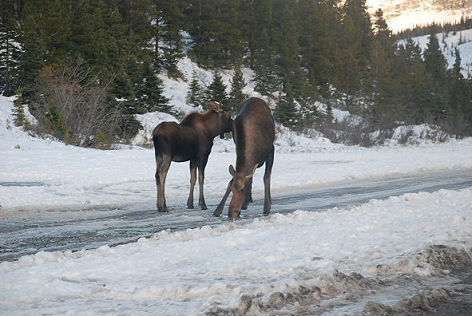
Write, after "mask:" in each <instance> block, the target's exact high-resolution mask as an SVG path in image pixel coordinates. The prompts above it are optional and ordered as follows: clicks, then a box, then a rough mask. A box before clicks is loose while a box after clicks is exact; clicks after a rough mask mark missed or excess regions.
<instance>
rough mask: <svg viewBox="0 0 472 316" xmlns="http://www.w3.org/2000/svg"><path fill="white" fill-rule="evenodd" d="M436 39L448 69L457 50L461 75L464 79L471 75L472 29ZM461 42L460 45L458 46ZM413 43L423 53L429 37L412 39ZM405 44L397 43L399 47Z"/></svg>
mask: <svg viewBox="0 0 472 316" xmlns="http://www.w3.org/2000/svg"><path fill="white" fill-rule="evenodd" d="M436 37H437V38H438V42H439V46H440V47H441V49H442V51H443V55H444V57H445V58H446V60H447V65H448V68H452V66H453V65H454V62H455V59H456V56H455V48H457V49H458V50H459V54H460V56H461V67H462V75H463V76H464V77H466V78H467V77H468V76H469V74H470V75H472V29H468V30H462V31H457V32H448V33H438V34H436ZM461 40H462V44H459V42H460V41H461ZM413 41H414V42H416V43H417V44H418V45H419V47H420V48H421V50H422V51H424V50H425V49H426V47H427V45H428V43H429V35H424V36H418V37H414V38H413ZM405 43H406V41H405V40H401V41H399V42H398V44H399V45H405Z"/></svg>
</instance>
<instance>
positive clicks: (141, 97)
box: [136, 63, 172, 113]
mask: <svg viewBox="0 0 472 316" xmlns="http://www.w3.org/2000/svg"><path fill="white" fill-rule="evenodd" d="M163 93H164V90H163V88H162V80H161V79H159V77H158V76H157V74H156V73H155V72H154V70H153V68H152V65H151V64H149V63H145V64H144V65H143V75H142V80H141V82H140V83H139V85H138V88H137V93H136V101H137V104H138V108H142V109H144V110H145V111H146V112H154V111H159V112H166V113H171V112H172V109H171V107H170V105H169V99H168V98H166V97H165V96H164V95H163Z"/></svg>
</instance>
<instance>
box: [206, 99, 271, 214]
mask: <svg viewBox="0 0 472 316" xmlns="http://www.w3.org/2000/svg"><path fill="white" fill-rule="evenodd" d="M233 138H234V142H235V144H236V170H235V169H234V167H233V165H231V166H230V167H229V173H230V174H231V176H233V179H231V181H230V182H229V183H228V187H227V189H226V192H225V195H224V196H223V199H222V200H221V202H220V204H219V205H218V206H217V208H216V209H215V211H214V213H213V215H215V216H220V215H221V212H222V211H223V207H224V205H225V202H226V199H227V198H228V195H229V193H230V191H231V192H232V193H233V196H232V198H231V202H230V204H229V210H228V217H229V218H230V219H236V218H238V217H239V214H240V212H241V209H246V208H247V205H248V204H249V202H252V197H251V189H252V177H253V175H254V172H255V171H256V169H257V168H259V167H261V166H262V165H263V164H264V163H265V164H266V166H265V173H264V215H267V214H269V212H270V207H271V203H272V200H271V196H270V174H271V172H272V165H273V163H274V138H275V130H274V119H273V117H272V114H271V112H270V109H269V107H268V106H267V104H266V103H265V102H264V100H262V99H259V98H249V99H247V100H246V101H244V102H243V103H242V104H241V106H240V107H239V111H238V114H237V115H236V118H235V119H234V121H233Z"/></svg>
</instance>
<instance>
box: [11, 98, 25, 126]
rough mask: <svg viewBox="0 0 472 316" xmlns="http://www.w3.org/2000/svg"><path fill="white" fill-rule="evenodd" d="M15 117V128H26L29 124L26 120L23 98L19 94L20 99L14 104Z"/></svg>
mask: <svg viewBox="0 0 472 316" xmlns="http://www.w3.org/2000/svg"><path fill="white" fill-rule="evenodd" d="M13 106H14V107H13V117H14V119H15V126H26V125H27V124H28V122H27V120H26V114H25V109H24V107H23V98H22V96H21V93H19V96H18V98H17V99H16V100H15V102H13Z"/></svg>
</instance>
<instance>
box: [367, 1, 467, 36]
mask: <svg viewBox="0 0 472 316" xmlns="http://www.w3.org/2000/svg"><path fill="white" fill-rule="evenodd" d="M367 6H368V8H369V13H370V14H373V13H374V12H375V11H376V10H377V9H379V8H381V9H382V10H383V11H384V16H385V19H386V20H387V23H388V26H389V27H390V29H391V30H392V31H394V32H398V31H401V30H405V29H408V28H414V27H415V26H424V25H427V24H431V23H433V22H435V23H438V24H443V23H454V22H459V21H460V19H461V18H462V17H469V18H470V17H471V16H472V11H471V10H472V1H471V0H447V1H446V0H426V1H422V0H367Z"/></svg>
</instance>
